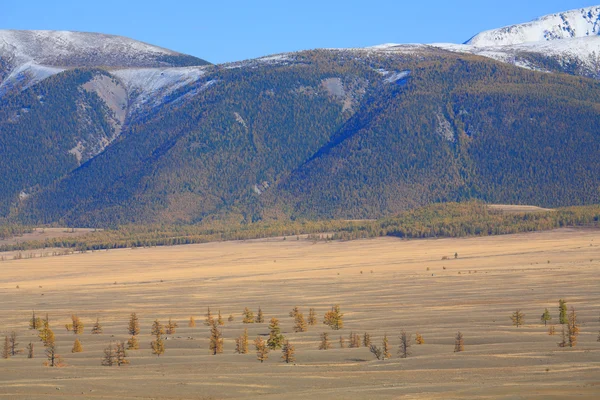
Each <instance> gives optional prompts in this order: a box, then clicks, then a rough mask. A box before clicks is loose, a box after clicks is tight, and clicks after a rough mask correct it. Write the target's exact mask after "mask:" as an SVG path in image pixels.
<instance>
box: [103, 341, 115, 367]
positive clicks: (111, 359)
mask: <svg viewBox="0 0 600 400" xmlns="http://www.w3.org/2000/svg"><path fill="white" fill-rule="evenodd" d="M116 360H117V356H116V354H115V349H114V347H113V344H112V342H111V343H110V344H109V345H108V346H107V347H106V348H105V349H104V357H103V358H102V365H104V366H106V367H112V366H113V365H115V362H116Z"/></svg>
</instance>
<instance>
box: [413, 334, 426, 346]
mask: <svg viewBox="0 0 600 400" xmlns="http://www.w3.org/2000/svg"><path fill="white" fill-rule="evenodd" d="M415 343H416V344H424V343H425V339H423V335H421V334H420V333H418V332H417V333H416V334H415Z"/></svg>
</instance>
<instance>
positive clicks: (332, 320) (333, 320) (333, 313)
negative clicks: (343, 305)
mask: <svg viewBox="0 0 600 400" xmlns="http://www.w3.org/2000/svg"><path fill="white" fill-rule="evenodd" d="M343 317H344V314H342V313H341V312H340V306H339V305H337V304H336V305H335V306H333V307H332V308H331V310H330V311H327V312H326V313H325V317H324V319H323V323H324V324H325V325H327V326H329V327H330V328H331V329H333V330H336V331H337V330H339V329H342V328H343V327H344V322H343V319H342V318H343Z"/></svg>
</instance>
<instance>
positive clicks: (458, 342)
mask: <svg viewBox="0 0 600 400" xmlns="http://www.w3.org/2000/svg"><path fill="white" fill-rule="evenodd" d="M464 350H465V339H464V337H463V334H462V333H461V332H460V331H458V333H457V334H456V338H455V340H454V352H455V353H460V352H461V351H464Z"/></svg>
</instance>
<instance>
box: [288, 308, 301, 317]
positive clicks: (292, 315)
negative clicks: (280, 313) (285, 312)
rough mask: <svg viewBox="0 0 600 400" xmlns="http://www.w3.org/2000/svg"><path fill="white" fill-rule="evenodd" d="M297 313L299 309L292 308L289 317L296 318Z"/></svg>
mask: <svg viewBox="0 0 600 400" xmlns="http://www.w3.org/2000/svg"><path fill="white" fill-rule="evenodd" d="M299 312H300V309H299V308H298V306H295V307H294V308H292V311H290V317H292V318H296V315H298V313H299Z"/></svg>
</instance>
